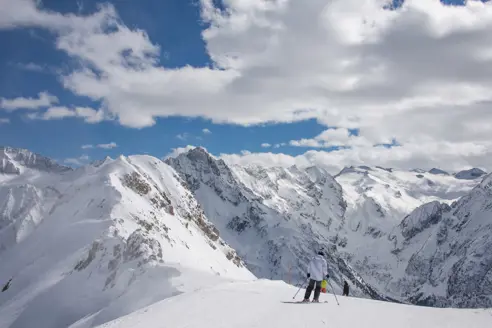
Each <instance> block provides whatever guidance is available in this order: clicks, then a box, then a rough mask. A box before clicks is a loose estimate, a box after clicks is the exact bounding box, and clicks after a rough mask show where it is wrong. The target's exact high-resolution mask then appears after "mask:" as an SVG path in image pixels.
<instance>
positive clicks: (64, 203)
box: [0, 148, 255, 328]
mask: <svg viewBox="0 0 492 328" xmlns="http://www.w3.org/2000/svg"><path fill="white" fill-rule="evenodd" d="M1 154H2V156H3V157H2V163H3V166H2V167H3V168H4V170H3V172H2V173H1V174H0V263H1V265H0V284H1V286H0V287H3V286H4V284H5V283H6V282H7V281H8V280H9V279H10V278H12V280H11V282H10V285H9V286H8V288H7V289H6V290H5V291H4V292H2V293H0V327H12V328H15V327H68V326H70V325H71V324H73V323H75V322H77V321H79V320H81V319H83V318H84V320H85V322H86V323H87V322H90V323H91V325H95V324H101V323H104V322H106V321H108V320H112V319H115V318H117V317H120V316H121V315H125V314H127V313H130V312H132V311H134V310H137V309H139V308H141V307H143V306H146V305H149V304H152V303H154V302H156V301H159V300H161V299H164V298H166V297H170V296H173V295H176V294H179V293H182V292H186V291H192V290H195V289H197V288H203V287H204V286H207V285H210V284H215V283H218V282H220V281H222V280H224V279H225V280H228V281H229V280H235V279H240V280H251V279H255V277H254V275H253V274H251V272H250V271H248V270H247V269H246V268H245V266H244V263H243V261H242V260H241V259H240V258H239V257H238V256H237V254H236V252H235V251H234V249H233V248H231V247H230V246H229V245H228V244H227V243H226V242H224V240H223V239H222V238H221V237H220V236H219V232H218V229H217V228H216V227H215V226H214V225H213V224H212V223H211V222H210V221H209V220H208V219H207V217H206V216H205V215H204V213H203V210H202V209H201V207H200V206H199V204H198V203H197V202H196V200H195V199H194V197H193V195H192V194H191V192H189V191H188V190H187V189H186V188H185V187H184V184H185V183H184V181H182V180H181V178H180V177H179V176H178V175H177V174H176V172H175V171H174V170H173V169H172V168H171V167H169V166H168V165H166V164H165V163H163V162H162V161H160V160H158V159H156V158H153V157H150V156H130V157H119V158H117V159H115V160H112V159H109V158H107V159H106V160H104V161H101V162H98V163H96V164H93V165H88V166H85V167H82V168H80V169H77V170H72V169H68V168H64V167H61V166H57V165H55V164H53V162H52V161H50V160H47V159H45V158H43V157H40V156H38V155H34V154H32V153H30V152H29V151H27V150H16V149H11V148H3V149H2V152H1ZM5 168H7V169H5ZM12 168H14V169H12Z"/></svg>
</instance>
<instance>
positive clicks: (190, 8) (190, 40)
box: [0, 0, 324, 160]
mask: <svg viewBox="0 0 492 328" xmlns="http://www.w3.org/2000/svg"><path fill="white" fill-rule="evenodd" d="M99 3H107V1H94V0H83V1H79V2H78V3H77V2H75V1H60V0H44V1H43V5H44V8H46V9H50V10H53V11H57V12H61V13H78V14H84V15H87V14H91V13H93V12H94V11H96V9H97V5H98V4H99ZM111 3H112V4H113V5H114V6H115V8H116V10H117V11H118V14H119V15H120V17H121V19H122V20H123V21H124V23H125V24H126V25H127V26H129V27H134V28H139V29H143V30H145V31H146V32H147V33H148V35H149V37H150V39H151V40H152V41H153V42H155V43H157V44H159V45H161V47H162V51H161V56H160V60H161V64H162V66H165V67H168V68H175V67H183V66H186V65H191V66H194V67H201V66H209V65H211V60H210V58H209V56H208V55H207V52H206V49H205V45H204V41H203V39H202V38H201V31H202V29H203V28H204V24H205V23H203V22H202V21H201V19H200V8H199V5H198V4H197V2H196V1H194V0H183V1H176V0H164V1H161V0H141V1H138V2H135V1H111ZM54 42H55V41H54V36H53V35H52V34H50V33H49V32H47V31H45V30H43V29H38V28H25V29H16V30H6V31H2V30H0V44H3V45H7V46H6V47H5V48H4V49H3V50H2V51H1V52H0V69H1V71H2V75H1V76H0V96H1V97H4V98H16V97H35V96H36V95H37V94H38V92H40V91H42V90H49V92H50V93H51V94H54V95H56V96H57V97H58V98H59V100H60V103H61V104H71V105H77V106H87V105H88V106H90V105H94V102H92V101H90V100H89V99H87V98H83V97H77V96H75V95H74V94H73V93H71V92H70V91H68V90H66V89H64V88H63V87H62V86H61V85H60V81H59V77H58V74H57V72H56V70H57V69H62V70H63V69H66V68H67V67H68V68H69V67H70V66H71V65H73V64H74V63H73V62H72V60H71V59H70V58H69V57H68V56H67V55H66V54H64V53H63V52H61V51H57V50H56V49H54V47H53V43H54ZM29 63H33V64H36V65H39V66H42V67H44V69H43V70H42V71H33V70H29V69H26V68H25V67H22V66H21V65H23V64H24V65H25V64H29ZM0 115H1V117H4V118H5V117H6V118H9V119H10V122H11V123H10V124H4V125H1V126H0V144H2V145H9V146H13V147H22V148H27V149H30V150H32V151H35V152H39V153H42V154H45V155H47V156H50V157H52V158H55V159H57V160H63V159H64V158H76V157H78V156H81V154H82V153H87V154H88V155H89V156H91V157H93V158H100V157H102V156H105V155H109V156H117V155H118V154H124V155H129V154H137V153H146V154H152V155H155V156H158V157H162V156H164V155H165V154H167V153H169V152H170V151H171V149H172V148H176V147H184V146H186V145H189V144H191V145H202V146H204V147H206V148H207V149H208V150H210V151H211V152H213V153H217V154H218V153H237V152H240V151H241V150H244V149H247V150H249V151H264V148H263V147H261V144H262V143H271V144H272V145H273V144H277V143H282V142H285V141H286V140H290V139H300V138H303V137H309V136H311V135H315V134H318V133H320V132H322V131H323V130H324V128H323V126H322V125H319V124H317V123H316V121H315V120H307V121H303V122H298V123H293V124H278V125H276V124H275V125H274V124H270V125H267V126H254V127H243V126H238V125H230V124H213V123H211V122H210V121H208V120H204V119H190V118H176V117H174V118H160V119H158V121H157V124H156V125H154V126H152V127H147V128H143V129H131V128H125V127H122V126H120V125H119V124H117V123H116V122H101V123H99V124H86V123H84V122H83V121H80V120H77V119H64V120H51V121H38V120H29V119H27V118H26V117H25V113H24V112H20V111H18V112H17V111H16V112H13V113H2V112H0ZM203 129H209V130H210V131H211V132H212V133H211V134H205V133H203ZM180 135H181V136H184V137H185V138H184V139H183V138H180V137H179V136H180ZM109 142H115V143H116V144H117V145H118V147H117V148H114V149H98V148H94V149H92V150H90V151H82V150H81V146H82V145H86V144H93V145H96V144H105V143H109ZM286 148H289V149H288V150H287V151H288V152H290V153H292V154H298V153H301V152H302V151H303V150H302V149H298V148H296V147H286ZM276 151H279V150H276ZM283 151H284V152H285V151H286V149H285V148H284V149H283Z"/></svg>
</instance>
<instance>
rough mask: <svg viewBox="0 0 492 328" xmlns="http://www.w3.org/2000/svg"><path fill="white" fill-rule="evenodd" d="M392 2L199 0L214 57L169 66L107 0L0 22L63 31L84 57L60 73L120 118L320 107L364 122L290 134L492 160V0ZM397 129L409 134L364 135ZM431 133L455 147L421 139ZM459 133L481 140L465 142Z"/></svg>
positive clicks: (271, 114)
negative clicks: (79, 9)
mask: <svg viewBox="0 0 492 328" xmlns="http://www.w3.org/2000/svg"><path fill="white" fill-rule="evenodd" d="M390 2H391V1H389V0H388V1H387V0H363V1H361V0H310V1H283V0H272V1H264V0H250V1H224V2H222V5H223V6H224V7H225V10H218V9H217V8H216V7H215V6H214V3H215V2H214V1H213V0H201V5H202V15H203V17H204V19H205V20H206V21H207V23H210V24H209V27H208V29H207V30H206V31H204V32H203V34H202V35H203V38H204V41H205V44H206V49H207V52H208V55H209V56H210V57H211V58H212V60H213V62H214V65H213V66H212V68H210V67H200V68H197V67H190V66H186V67H183V68H178V69H168V68H165V67H163V66H161V65H160V63H159V55H160V52H161V50H160V47H159V46H158V45H156V44H155V43H153V42H152V40H150V38H149V36H148V35H147V34H146V33H145V31H142V30H137V29H131V28H129V27H128V26H126V25H124V23H123V22H122V21H121V20H120V19H119V17H118V15H117V13H116V11H115V9H114V7H112V6H111V5H107V6H104V7H101V9H100V10H99V11H98V12H96V13H94V14H92V15H89V16H77V15H73V14H70V15H63V14H60V13H56V12H52V11H47V10H43V9H42V8H41V7H37V6H36V5H35V3H34V1H29V0H2V11H1V12H0V28H3V29H13V28H20V27H26V26H32V27H40V28H46V29H49V30H51V31H52V32H53V33H55V35H57V40H56V47H57V49H59V50H61V51H65V52H66V53H67V54H68V55H69V56H71V57H72V58H73V59H76V60H78V61H79V63H80V64H81V68H80V69H76V70H75V71H73V72H70V73H69V74H67V75H65V76H63V85H64V87H66V88H68V89H69V90H71V91H72V92H73V93H75V94H76V95H80V96H87V97H89V98H91V99H93V100H95V101H102V102H103V104H104V108H105V110H107V112H108V114H110V115H114V116H115V117H116V118H117V119H118V121H119V122H120V124H122V125H125V126H129V127H134V128H141V127H146V126H151V125H153V124H155V118H156V117H166V116H173V115H180V116H185V117H201V118H205V119H210V120H212V121H213V122H216V123H217V122H219V123H223V122H229V123H236V124H242V125H250V124H259V123H266V122H292V121H296V120H303V119H309V118H315V119H317V120H318V121H319V122H321V123H323V124H325V125H327V126H330V127H333V126H336V127H338V129H341V130H340V131H338V132H337V133H341V132H345V130H343V129H347V128H358V129H360V131H359V136H358V137H353V136H348V137H347V139H346V140H345V139H343V138H346V136H345V135H338V136H335V135H331V136H329V138H327V139H323V137H322V136H313V137H312V139H304V140H302V139H301V140H293V141H292V142H291V144H294V145H298V146H301V145H311V146H317V147H326V146H330V144H332V143H334V142H335V143H337V144H343V145H349V146H351V147H353V148H352V149H350V150H344V151H343V154H346V155H344V156H346V158H348V159H350V158H353V159H357V158H365V157H364V156H366V157H367V156H370V158H372V156H375V155H380V156H381V155H384V156H390V157H389V158H393V162H394V163H400V164H401V165H403V164H405V163H406V164H410V163H414V162H415V160H413V159H414V158H420V156H423V155H424V154H426V156H428V158H427V160H428V161H429V162H433V161H436V160H446V161H451V162H454V163H462V162H466V161H472V162H474V161H477V160H478V159H480V160H482V161H484V162H487V161H489V160H490V158H489V156H490V155H489V154H490V152H489V149H490V147H491V145H490V142H489V139H490V137H489V135H490V131H491V130H492V111H490V104H491V103H492V93H490V89H491V88H492V65H491V64H492V35H491V34H490V30H491V28H492V2H486V3H482V2H480V1H468V2H467V3H466V5H465V6H446V5H443V4H442V3H441V2H440V1H439V0H426V1H423V0H407V1H405V2H404V4H403V6H402V8H401V9H398V10H384V9H382V8H383V5H384V4H388V3H390ZM96 72H97V74H96ZM231 104H233V106H231ZM36 108H37V107H36ZM488 122H490V123H488ZM328 131H330V130H328ZM330 133H333V132H330ZM337 138H338V139H337ZM393 138H394V139H396V140H397V141H398V142H399V143H400V144H402V145H403V146H402V147H398V148H393V149H391V150H384V152H382V153H381V150H379V149H378V148H372V147H369V145H372V144H375V143H380V142H382V141H383V142H384V141H387V140H392V139H393ZM436 145H448V146H449V147H450V149H460V151H456V152H455V154H454V155H449V154H443V153H442V151H441V150H440V149H437V151H438V153H437V154H435V153H432V152H425V151H423V150H422V149H434V147H435V146H436ZM463 145H467V146H469V147H470V148H471V149H482V150H483V151H481V152H478V153H477V152H475V153H469V154H467V152H466V151H462V147H463ZM277 146H279V147H280V146H281V145H280V144H278V145H274V148H275V147H277ZM277 148H278V147H277ZM361 149H364V151H365V152H369V154H364V155H361V154H360V153H359V151H361ZM402 152H404V153H406V152H413V153H409V155H408V156H406V155H405V156H403V155H402V154H403V153H402ZM340 154H341V153H338V154H337V156H340ZM350 154H351V155H350ZM332 156H335V155H332ZM361 156H362V157H361ZM453 156H454V157H453ZM462 156H466V157H465V158H463V157H462ZM336 158H338V157H336ZM402 158H406V160H405V161H402V160H401V159H402ZM397 159H398V160H397ZM381 160H382V161H384V160H385V159H382V158H381ZM406 164H405V165H406Z"/></svg>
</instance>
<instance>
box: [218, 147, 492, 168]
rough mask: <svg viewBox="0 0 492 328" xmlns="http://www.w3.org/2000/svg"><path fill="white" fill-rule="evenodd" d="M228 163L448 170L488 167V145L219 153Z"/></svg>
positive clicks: (490, 150)
mask: <svg viewBox="0 0 492 328" xmlns="http://www.w3.org/2000/svg"><path fill="white" fill-rule="evenodd" d="M220 158H222V159H224V161H226V162H227V163H230V164H241V165H248V164H258V165H264V166H268V167H272V166H282V167H288V166H291V165H298V166H299V167H308V166H311V165H318V166H320V167H323V168H325V169H327V170H328V171H329V172H330V173H332V174H336V173H338V172H339V171H340V170H341V169H342V168H343V167H345V166H350V165H368V166H383V167H393V168H402V169H413V168H423V169H431V168H433V167H441V168H443V169H445V170H448V171H458V170H462V169H464V168H471V167H482V168H486V169H487V171H489V172H490V171H491V169H492V147H491V145H490V144H489V145H488V146H481V145H476V144H473V143H468V142H463V143H450V142H428V143H427V144H426V147H422V146H421V145H420V144H418V143H414V144H409V145H402V146H396V147H393V148H387V147H383V146H378V147H372V146H356V147H353V148H350V149H341V150H337V151H331V152H327V151H316V150H310V151H307V152H305V153H304V154H301V155H298V156H291V155H286V154H282V153H279V154H275V153H251V152H248V151H242V152H241V154H221V155H220Z"/></svg>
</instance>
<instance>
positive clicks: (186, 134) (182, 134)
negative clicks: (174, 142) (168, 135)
mask: <svg viewBox="0 0 492 328" xmlns="http://www.w3.org/2000/svg"><path fill="white" fill-rule="evenodd" d="M189 136H190V135H189V133H187V132H185V133H180V134H178V135H176V138H178V139H179V140H182V141H185V140H186V139H188V137H189Z"/></svg>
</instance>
